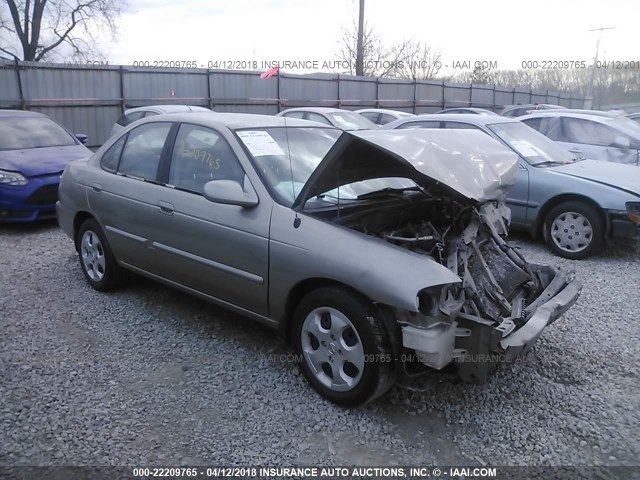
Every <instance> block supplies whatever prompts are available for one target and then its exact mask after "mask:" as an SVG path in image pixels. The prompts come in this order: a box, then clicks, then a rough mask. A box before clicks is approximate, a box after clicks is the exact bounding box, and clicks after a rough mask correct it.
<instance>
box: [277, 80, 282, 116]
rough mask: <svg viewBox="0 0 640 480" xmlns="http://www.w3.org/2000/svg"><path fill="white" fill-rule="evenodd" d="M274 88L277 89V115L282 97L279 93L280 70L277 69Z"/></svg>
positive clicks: (280, 108) (280, 107)
mask: <svg viewBox="0 0 640 480" xmlns="http://www.w3.org/2000/svg"><path fill="white" fill-rule="evenodd" d="M276 88H277V89H278V92H277V96H278V113H280V112H281V111H282V95H281V93H280V69H278V72H277V73H276Z"/></svg>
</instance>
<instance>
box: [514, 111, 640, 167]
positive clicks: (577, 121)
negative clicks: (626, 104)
mask: <svg viewBox="0 0 640 480" xmlns="http://www.w3.org/2000/svg"><path fill="white" fill-rule="evenodd" d="M518 120H521V121H522V122H523V123H525V124H526V125H528V126H529V127H531V128H534V129H535V130H537V131H539V132H540V133H542V134H543V135H546V136H547V137H549V138H550V139H551V140H553V141H555V142H557V143H558V144H559V145H562V146H563V147H564V148H566V149H567V150H569V151H570V152H571V153H573V154H574V155H576V156H577V157H582V158H587V159H590V160H604V161H607V162H615V163H626V164H629V165H636V166H638V165H640V125H638V123H637V122H634V121H633V120H631V119H630V118H628V117H626V116H625V115H622V114H620V113H615V112H596V111H590V110H580V111H575V110H568V111H565V110H547V111H544V112H536V113H532V114H529V115H526V116H523V117H520V118H519V119H518Z"/></svg>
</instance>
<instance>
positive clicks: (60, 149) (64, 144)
mask: <svg viewBox="0 0 640 480" xmlns="http://www.w3.org/2000/svg"><path fill="white" fill-rule="evenodd" d="M86 139H87V137H86V136H85V135H78V136H77V138H76V137H75V136H73V135H72V134H71V133H69V132H68V131H67V130H65V129H64V128H63V127H61V126H60V125H58V124H57V123H56V122H54V121H53V120H51V119H50V118H49V117H47V116H46V115H42V114H40V113H36V112H25V111H21V110H0V223H2V222H32V221H34V220H40V219H46V218H55V216H56V201H57V200H58V185H59V183H60V175H62V171H63V170H64V167H65V166H66V165H67V164H68V163H69V162H71V161H72V160H79V159H82V158H88V157H89V156H90V155H91V150H89V149H88V148H87V147H85V146H84V145H83V144H82V143H83V142H85V141H86Z"/></svg>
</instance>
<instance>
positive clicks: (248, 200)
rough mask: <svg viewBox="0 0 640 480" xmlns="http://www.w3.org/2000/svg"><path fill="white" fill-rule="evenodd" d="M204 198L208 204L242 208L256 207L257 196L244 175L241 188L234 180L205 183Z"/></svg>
mask: <svg viewBox="0 0 640 480" xmlns="http://www.w3.org/2000/svg"><path fill="white" fill-rule="evenodd" d="M204 198H206V199H207V200H209V201H210V202H214V203H221V204H223V205H237V206H239V207H243V208H250V207H255V206H256V205H258V195H257V194H256V191H255V190H254V189H253V185H251V182H250V181H249V177H247V176H246V175H245V176H244V186H243V187H241V186H240V184H239V183H238V182H236V181H235V180H212V181H210V182H207V183H206V184H205V185H204Z"/></svg>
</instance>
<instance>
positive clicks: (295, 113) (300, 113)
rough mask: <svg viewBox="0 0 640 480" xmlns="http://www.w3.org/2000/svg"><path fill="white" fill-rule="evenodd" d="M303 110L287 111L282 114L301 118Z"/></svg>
mask: <svg viewBox="0 0 640 480" xmlns="http://www.w3.org/2000/svg"><path fill="white" fill-rule="evenodd" d="M304 113H305V112H300V111H295V112H287V113H285V114H284V116H285V117H287V118H302V117H304Z"/></svg>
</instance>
